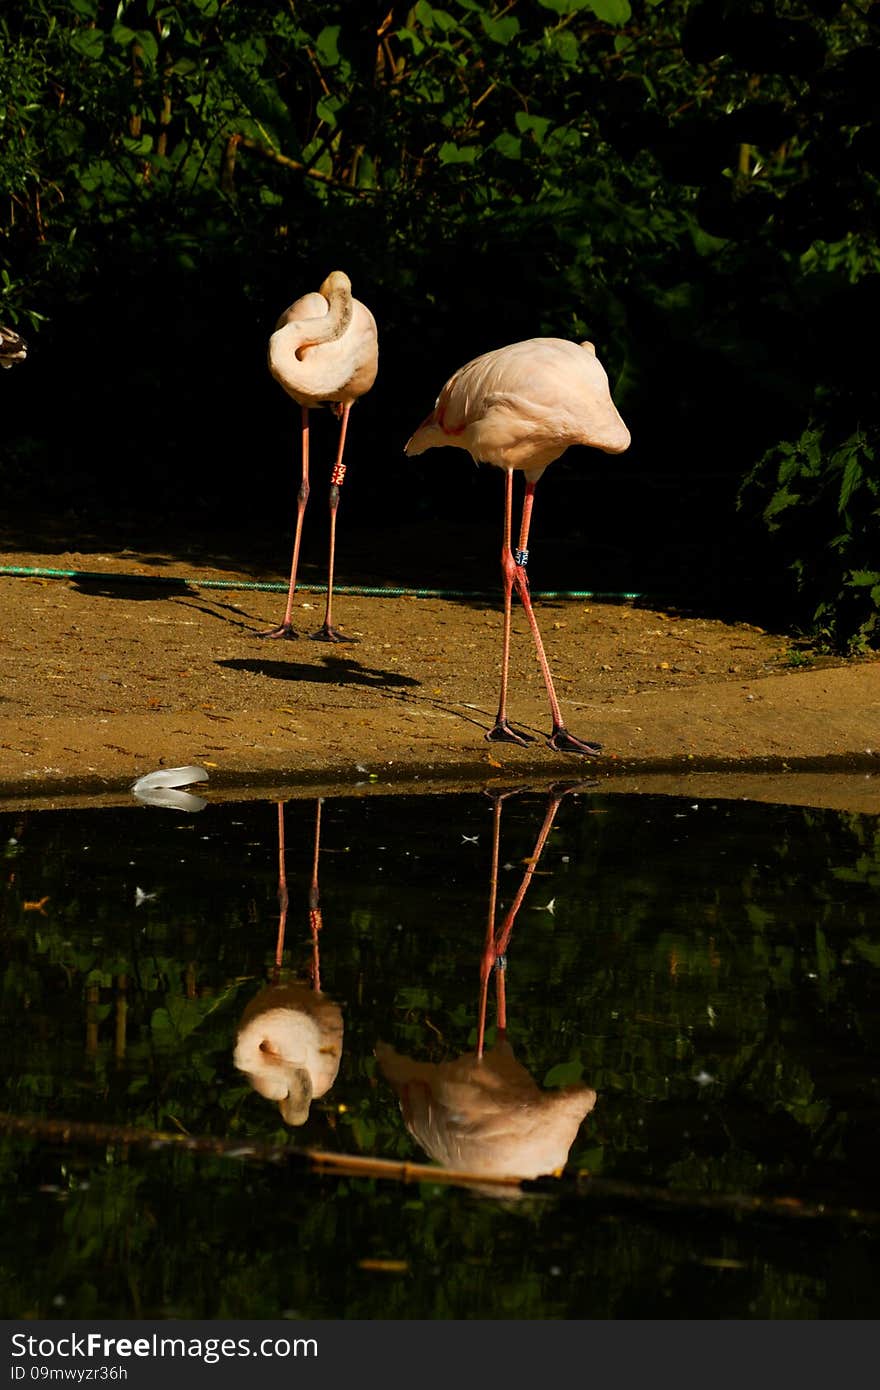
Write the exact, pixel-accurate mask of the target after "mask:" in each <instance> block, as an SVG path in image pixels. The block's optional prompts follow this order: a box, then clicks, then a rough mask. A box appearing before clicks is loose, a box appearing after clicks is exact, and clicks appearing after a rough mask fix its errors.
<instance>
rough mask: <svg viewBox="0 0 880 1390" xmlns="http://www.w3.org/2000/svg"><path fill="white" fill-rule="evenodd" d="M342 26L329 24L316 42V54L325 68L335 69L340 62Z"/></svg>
mask: <svg viewBox="0 0 880 1390" xmlns="http://www.w3.org/2000/svg"><path fill="white" fill-rule="evenodd" d="M341 28H342V25H341V24H328V25H327V26H326V27H325V28H324V29H322V30H321V32H320V34H319V35H318V37H317V39H316V40H315V52H316V53H317V55H318V59H319V61H320V62H321V63H322V64H323V65H324V67H325V68H335V67H336V65H337V63H338V62H339V32H340V30H341Z"/></svg>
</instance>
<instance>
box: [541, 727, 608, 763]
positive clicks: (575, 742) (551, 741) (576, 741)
mask: <svg viewBox="0 0 880 1390" xmlns="http://www.w3.org/2000/svg"><path fill="white" fill-rule="evenodd" d="M547 746H548V747H549V748H555V750H556V752H557V753H582V754H583V755H584V757H587V758H598V756H599V754H600V753H601V752H602V745H601V743H587V742H586V740H585V739H582V738H575V736H574V734H570V733H569V732H568V729H566V728H565V727H564V725H562V724H558V725H557V726H556V728H555V729H554V730H553V732H552V734H551V735H550V737H549V738H548V740H547Z"/></svg>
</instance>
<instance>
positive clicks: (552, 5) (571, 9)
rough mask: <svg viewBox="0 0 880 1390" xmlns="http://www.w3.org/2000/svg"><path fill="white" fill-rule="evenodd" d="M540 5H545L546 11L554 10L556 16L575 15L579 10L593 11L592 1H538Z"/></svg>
mask: <svg viewBox="0 0 880 1390" xmlns="http://www.w3.org/2000/svg"><path fill="white" fill-rule="evenodd" d="M538 4H539V5H543V7H544V9H545V10H552V11H553V13H554V14H560V15H561V14H575V13H576V12H577V11H578V10H591V9H592V8H593V6H592V3H591V0H538Z"/></svg>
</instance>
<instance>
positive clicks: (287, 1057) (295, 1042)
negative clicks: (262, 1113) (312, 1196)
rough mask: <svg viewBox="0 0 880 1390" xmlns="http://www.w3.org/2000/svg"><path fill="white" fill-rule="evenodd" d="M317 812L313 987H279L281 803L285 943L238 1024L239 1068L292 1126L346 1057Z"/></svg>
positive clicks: (325, 1088)
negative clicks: (326, 979) (331, 987)
mask: <svg viewBox="0 0 880 1390" xmlns="http://www.w3.org/2000/svg"><path fill="white" fill-rule="evenodd" d="M322 804H323V803H322V801H321V799H320V798H319V799H318V804H317V808H316V811H315V846H314V856H313V859H312V878H311V884H310V886H309V931H310V934H311V941H312V955H311V960H310V962H309V982H308V984H306V983H305V982H304V981H302V980H293V981H290V982H288V983H286V984H281V983H279V976H280V974H281V966H282V961H283V959H284V937H285V933H286V930H287V910H288V907H289V895H288V892H287V870H286V867H285V862H284V855H285V844H284V802H283V801H281V802H279V803H278V902H279V906H280V909H281V910H280V914H279V918H278V936H277V939H276V943H275V969H274V972H273V975H274V979H273V983H272V984H271V985H269V986H267V988H266V989H262V990H260V992H259V994H257V995H255V996H254V998H253V999H252V1000H251V1002H250V1003H249V1004H248V1006H247V1008H246V1009H245V1011H244V1013H243V1014H242V1016H241V1022H240V1023H239V1025H238V1036H237V1038H236V1042H235V1053H234V1056H233V1062H234V1063H235V1065H236V1067H238V1069H239V1071H243V1072H244V1073H245V1075H246V1076H247V1078H248V1080H249V1081H250V1083H251V1085H252V1086H253V1088H254V1090H255V1091H257V1092H258V1093H259V1095H261V1096H265V1097H266V1099H267V1100H275V1101H277V1102H278V1108H279V1110H280V1111H281V1117H282V1119H283V1120H284V1122H285V1123H286V1124H289V1125H301V1124H305V1122H306V1120H307V1119H308V1117H309V1107H310V1106H311V1103H312V1101H313V1100H316V1099H318V1098H319V1097H320V1096H323V1095H326V1093H327V1092H328V1091H329V1090H330V1087H331V1086H332V1085H333V1083H334V1081H335V1080H336V1077H337V1074H338V1072H339V1063H340V1060H341V1057H342V1036H343V1023H342V1010H341V1009H340V1007H339V1005H338V1004H336V1003H334V1001H333V1000H332V999H328V998H327V996H326V995H325V994H322V993H321V959H320V931H321V926H322V919H321V906H320V901H319V896H318V858H319V855H320V845H321V807H322Z"/></svg>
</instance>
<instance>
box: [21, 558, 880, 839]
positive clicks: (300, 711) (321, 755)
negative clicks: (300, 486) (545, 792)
mask: <svg viewBox="0 0 880 1390" xmlns="http://www.w3.org/2000/svg"><path fill="white" fill-rule="evenodd" d="M38 539H39V538H38ZM0 544H2V545H3V549H2V551H0V566H2V567H3V570H4V571H5V570H6V569H7V567H11V566H15V567H20V568H23V569H27V570H33V569H47V568H48V569H54V570H62V571H68V570H69V571H75V572H76V575H75V577H61V578H55V577H47V576H43V575H39V574H37V575H34V574H33V573H30V574H22V575H17V574H10V573H7V572H0V615H2V623H3V635H4V660H3V664H2V670H0V807H2V808H11V807H19V806H21V805H23V804H25V803H26V804H28V805H34V806H52V805H62V804H73V803H75V802H78V803H86V802H88V803H89V804H95V803H96V802H102V803H103V802H108V801H110V802H124V801H126V800H130V796H131V793H130V786H131V783H132V782H133V781H134V780H135V778H137V777H139V776H140V775H142V774H143V773H146V772H149V771H151V770H153V769H155V768H158V767H161V766H166V767H171V766H177V765H183V764H199V765H201V766H203V767H205V768H206V769H207V770H208V772H209V775H210V780H209V783H208V791H207V795H208V796H209V797H210V796H212V795H213V796H231V795H234V796H236V797H250V796H257V795H267V794H271V793H272V792H276V793H277V792H278V791H279V790H281V791H283V792H284V794H285V795H288V796H296V795H300V794H301V795H311V796H313V795H315V792H316V790H318V791H320V790H324V791H326V792H327V794H331V793H332V794H334V795H340V794H345V793H357V794H359V793H362V792H363V793H364V794H372V793H375V792H383V791H384V792H387V791H391V790H413V789H428V788H431V789H434V788H440V787H444V788H451V787H453V786H454V787H466V786H467V787H470V786H485V785H487V784H489V783H491V782H502V783H503V782H509V783H511V784H512V785H519V784H524V783H527V782H528V783H533V784H534V783H544V782H547V781H549V780H553V779H560V780H569V779H580V778H589V779H595V780H596V782H597V784H598V786H599V788H600V789H602V790H608V791H620V792H635V791H658V792H667V793H675V794H683V795H688V796H690V795H692V796H709V795H722V796H748V797H753V798H756V799H761V800H774V801H788V802H793V803H800V804H813V805H820V806H833V807H839V808H843V809H851V810H857V811H869V812H875V813H876V812H880V662H878V660H877V659H876V658H874V659H860V660H853V661H849V662H846V661H842V660H838V659H833V658H827V657H821V656H817V655H815V654H811V653H805V652H804V651H802V650H798V649H797V648H796V647H795V646H794V645H793V643H792V640H791V638H790V637H787V636H785V635H784V634H779V633H771V632H765V631H763V630H761V629H759V628H756V627H754V626H749V625H746V624H737V623H725V622H720V621H717V620H715V619H712V618H708V617H705V616H699V615H694V614H689V613H684V612H681V611H668V610H661V609H658V608H648V607H643V606H640V604H638V603H623V602H616V603H602V602H593V601H586V600H574V599H566V600H556V599H546V598H536V612H537V613H538V617H539V621H540V623H541V627H542V631H543V634H544V638H545V641H546V646H547V652H548V656H549V658H550V661H551V664H552V666H553V670H554V673H555V675H556V679H557V689H558V693H559V697H560V702H561V704H562V707H563V715H564V718H565V722H566V724H567V726H568V727H569V728H570V729H571V730H572V732H574V733H576V734H578V735H579V736H580V737H583V738H588V739H592V740H598V741H599V742H600V743H601V744H602V745H603V753H602V756H601V757H600V758H598V759H584V758H581V757H578V756H575V755H571V754H559V753H556V752H554V751H552V750H551V749H550V748H548V747H547V746H546V743H545V739H546V735H547V734H548V732H549V729H550V719H549V713H548V708H547V701H546V696H545V692H544V687H543V683H542V680H541V674H540V670H539V668H538V665H537V662H536V659H535V656H534V648H533V646H532V643H531V639H530V637H529V634H528V630H527V628H526V623H525V618H524V614H523V612H522V610H521V609H520V608H519V607H518V606H515V609H514V637H513V656H512V668H511V695H510V709H509V713H510V717H511V721H512V722H513V723H514V724H515V725H516V727H518V728H519V729H521V730H525V731H527V732H530V733H532V734H533V735H534V741H533V742H531V743H530V744H529V745H528V747H527V748H521V747H518V746H513V745H508V744H497V743H487V742H486V740H485V738H484V734H485V732H486V730H487V729H488V728H489V727H490V726H491V724H492V722H493V717H494V712H495V708H496V705H497V699H498V680H499V671H500V647H501V640H500V639H501V620H500V598H499V596H498V595H497V594H495V593H487V596H486V597H485V599H481V598H477V599H474V598H468V599H449V598H433V597H415V596H414V595H413V594H412V593H411V592H410V593H407V592H404V593H401V594H397V595H395V596H377V595H373V594H359V593H351V592H345V589H344V588H343V589H341V590H340V592H339V593H338V596H337V600H336V605H335V612H334V617H335V619H336V622H337V625H338V626H339V627H340V628H341V630H342V631H343V632H344V633H345V634H346V636H347V637H349V638H350V639H352V640H351V641H348V642H345V643H343V644H339V645H330V644H326V643H323V642H319V641H315V640H311V639H310V636H309V634H310V633H312V632H314V631H315V630H316V629H317V628H318V627H319V626H320V621H321V618H322V616H323V594H322V593H321V592H319V591H317V589H315V590H312V589H308V588H306V589H303V590H301V591H300V593H299V594H298V595H297V607H296V610H295V624H296V630H297V632H298V634H299V636H298V637H297V639H296V640H293V641H266V640H261V639H260V637H259V636H258V634H259V633H260V632H261V630H263V629H266V628H268V627H271V626H272V625H273V624H275V623H276V622H277V621H278V620H279V618H280V616H281V612H282V610H283V606H284V595H283V593H281V592H267V591H264V590H261V589H257V588H253V587H251V588H248V587H246V586H247V585H253V584H254V583H260V582H274V583H275V584H282V583H283V581H284V580H285V574H284V571H283V568H279V566H278V565H277V564H275V565H273V564H266V565H263V566H262V567H261V566H260V565H259V564H256V565H251V566H249V567H248V568H247V569H242V568H236V558H237V557H235V556H228V555H224V554H223V553H222V551H220V550H215V551H214V552H212V553H208V554H206V553H204V552H202V553H199V554H196V553H195V552H194V551H191V552H190V554H191V559H190V560H189V561H187V560H185V559H183V558H182V555H183V554H184V553H185V552H184V550H182V549H181V548H180V547H178V548H176V549H175V550H174V551H173V552H172V551H170V550H169V551H167V552H163V551H161V550H160V549H157V548H155V547H152V548H147V547H144V546H142V547H140V548H124V547H123V548H120V547H118V546H117V547H116V548H115V549H111V548H104V549H101V546H100V539H98V540H97V541H95V542H94V543H90V545H89V547H88V548H82V549H80V550H76V551H74V550H65V549H62V548H60V547H59V546H58V545H51V546H50V545H48V544H46V543H43V544H42V545H41V544H36V543H34V544H32V545H31V546H30V547H29V546H28V544H27V542H26V541H22V539H21V537H15V538H13V541H10V537H9V535H8V533H7V534H6V535H5V536H0ZM282 563H283V562H282ZM340 578H341V579H342V580H343V581H344V580H346V579H347V578H349V576H347V575H346V572H345V570H344V569H343V571H342V573H341V576H340ZM305 579H306V583H310V582H311V577H310V576H309V575H308V574H306V576H305ZM211 580H215V581H216V580H219V581H223V582H224V584H230V585H231V586H232V587H222V588H211V587H208V586H207V584H206V581H211ZM178 581H179V582H178ZM196 581H200V582H196ZM533 583H534V584H535V587H536V589H537V588H538V587H539V585H538V582H537V578H535V579H533ZM236 586H239V587H236ZM346 587H347V586H346Z"/></svg>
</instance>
